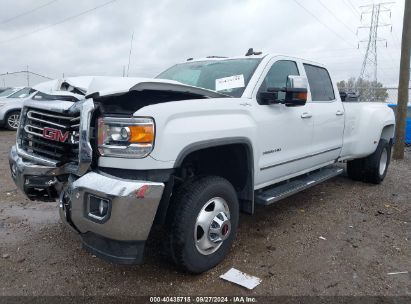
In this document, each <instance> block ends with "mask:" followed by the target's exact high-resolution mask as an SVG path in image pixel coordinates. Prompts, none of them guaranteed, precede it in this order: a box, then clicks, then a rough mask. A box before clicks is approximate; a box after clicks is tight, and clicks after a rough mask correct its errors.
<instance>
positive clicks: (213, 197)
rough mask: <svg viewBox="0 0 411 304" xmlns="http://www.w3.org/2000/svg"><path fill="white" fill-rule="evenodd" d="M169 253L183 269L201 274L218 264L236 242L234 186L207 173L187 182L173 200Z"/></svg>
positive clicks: (168, 242)
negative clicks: (205, 175)
mask: <svg viewBox="0 0 411 304" xmlns="http://www.w3.org/2000/svg"><path fill="white" fill-rule="evenodd" d="M170 207H171V208H172V213H171V214H170V215H169V216H170V218H169V219H168V223H169V224H168V233H169V235H168V236H167V238H168V241H167V243H166V244H168V246H169V250H168V251H169V252H170V254H171V257H172V259H173V261H174V262H175V263H176V264H177V265H178V266H179V267H181V268H182V269H183V270H185V271H188V272H191V273H202V272H205V271H207V270H209V269H211V268H213V267H215V266H216V265H218V264H219V263H220V262H221V261H222V260H223V259H224V258H225V256H226V255H227V254H228V252H229V251H230V248H231V245H232V243H233V241H234V238H235V235H236V232H237V225H238V217H239V204H238V199H237V194H236V192H235V190H234V188H233V186H232V185H231V184H230V183H229V182H228V181H227V180H226V179H224V178H221V177H215V176H208V177H198V178H194V179H192V180H190V181H187V182H186V183H185V184H183V185H182V186H181V188H180V189H179V190H178V193H177V194H176V196H175V198H174V199H173V202H172V206H170Z"/></svg>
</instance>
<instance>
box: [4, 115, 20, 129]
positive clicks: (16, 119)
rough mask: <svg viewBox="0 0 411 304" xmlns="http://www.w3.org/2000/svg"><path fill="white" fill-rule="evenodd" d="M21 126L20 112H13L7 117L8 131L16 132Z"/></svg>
mask: <svg viewBox="0 0 411 304" xmlns="http://www.w3.org/2000/svg"><path fill="white" fill-rule="evenodd" d="M19 124H20V111H13V112H10V113H9V114H7V116H6V129H8V130H12V131H15V130H17V129H18V127H19Z"/></svg>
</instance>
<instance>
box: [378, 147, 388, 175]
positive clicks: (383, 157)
mask: <svg viewBox="0 0 411 304" xmlns="http://www.w3.org/2000/svg"><path fill="white" fill-rule="evenodd" d="M387 163H388V152H387V149H384V150H383V151H382V154H381V158H380V175H383V174H384V172H385V169H386V168H387Z"/></svg>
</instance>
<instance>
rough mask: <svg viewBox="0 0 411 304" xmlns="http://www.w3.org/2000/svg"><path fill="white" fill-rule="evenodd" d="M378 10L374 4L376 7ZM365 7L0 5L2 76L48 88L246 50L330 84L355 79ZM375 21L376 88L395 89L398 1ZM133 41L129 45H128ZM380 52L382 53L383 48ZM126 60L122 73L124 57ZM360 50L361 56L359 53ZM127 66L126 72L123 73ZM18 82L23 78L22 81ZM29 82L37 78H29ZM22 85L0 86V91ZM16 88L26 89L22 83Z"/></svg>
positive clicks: (116, 0)
mask: <svg viewBox="0 0 411 304" xmlns="http://www.w3.org/2000/svg"><path fill="white" fill-rule="evenodd" d="M374 2H375V3H378V2H377V1H374ZM370 3H371V4H372V3H373V1H372V0H207V1H204V0H203V1H201V0H151V1H146V0H82V1H80V0H70V1H69V0H18V1H15V0H0V74H3V73H7V72H9V73H10V72H15V71H22V70H26V69H27V66H28V68H29V70H30V71H33V72H35V73H39V74H42V75H46V76H48V77H50V78H60V77H62V75H64V76H81V75H107V76H122V75H123V71H125V73H126V74H128V75H129V76H142V77H153V76H155V75H157V74H158V73H160V72H161V71H162V70H164V69H166V68H167V67H169V66H171V65H173V64H175V63H179V62H183V61H185V60H186V59H187V58H190V57H194V58H199V57H205V56H209V55H221V56H239V55H244V54H245V53H246V51H247V50H248V48H250V47H253V48H254V50H258V51H263V52H264V53H280V54H284V55H292V56H297V57H301V58H306V59H310V60H314V61H317V62H321V63H323V64H326V65H327V66H328V68H329V70H330V72H331V74H332V76H333V78H334V80H336V81H339V80H344V79H348V78H349V77H358V75H359V73H360V70H361V65H362V61H363V57H364V54H365V49H366V45H367V44H366V42H360V43H359V41H361V40H366V39H367V37H368V31H367V29H364V28H363V29H360V30H359V32H358V35H357V33H356V32H357V27H358V26H361V25H363V26H366V25H367V23H369V15H367V14H365V15H363V20H362V22H361V21H360V14H361V13H360V12H361V11H362V10H364V11H366V9H365V8H360V6H362V5H366V4H370ZM390 8H391V12H392V13H391V17H390V14H389V13H388V12H383V13H381V17H380V18H381V24H392V31H391V28H390V27H381V28H380V29H379V37H380V38H381V39H386V41H385V40H384V41H380V42H379V43H378V67H379V69H378V80H379V81H381V82H382V83H383V84H384V85H385V86H388V87H396V86H397V85H398V74H399V62H400V40H401V32H402V22H403V20H402V18H403V10H404V0H394V2H393V4H392V5H390ZM133 32H134V39H133V43H131V37H132V34H133ZM386 43H387V47H386ZM131 45H132V51H131V56H130V65H128V63H129V54H130V47H131ZM358 45H359V48H358ZM128 66H129V67H128ZM20 76H24V75H20ZM30 80H31V82H39V81H41V80H42V78H41V77H37V76H34V75H31V76H30ZM13 81H14V82H24V81H25V76H24V77H23V78H21V77H20V78H18V77H17V76H16V77H14V76H11V75H8V76H0V86H2V85H3V84H6V85H15V83H12V82H13ZM21 85H24V83H22V84H21Z"/></svg>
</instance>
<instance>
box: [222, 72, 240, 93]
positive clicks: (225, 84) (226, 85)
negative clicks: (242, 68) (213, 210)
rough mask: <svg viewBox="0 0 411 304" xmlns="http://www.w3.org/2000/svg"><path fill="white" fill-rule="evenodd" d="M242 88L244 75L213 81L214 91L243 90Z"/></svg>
mask: <svg viewBox="0 0 411 304" xmlns="http://www.w3.org/2000/svg"><path fill="white" fill-rule="evenodd" d="M244 86H245V84H244V75H234V76H230V77H224V78H218V79H216V80H215V90H216V91H224V90H230V89H237V88H244Z"/></svg>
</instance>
